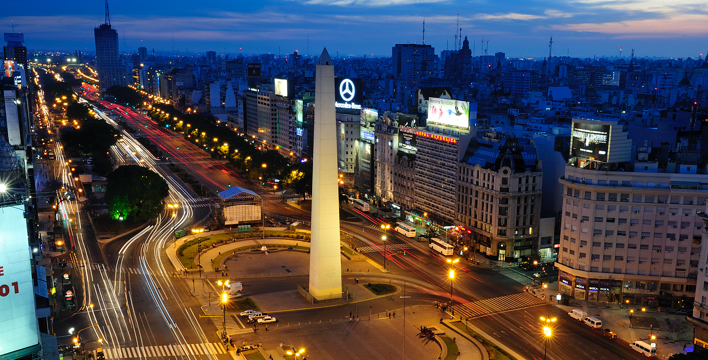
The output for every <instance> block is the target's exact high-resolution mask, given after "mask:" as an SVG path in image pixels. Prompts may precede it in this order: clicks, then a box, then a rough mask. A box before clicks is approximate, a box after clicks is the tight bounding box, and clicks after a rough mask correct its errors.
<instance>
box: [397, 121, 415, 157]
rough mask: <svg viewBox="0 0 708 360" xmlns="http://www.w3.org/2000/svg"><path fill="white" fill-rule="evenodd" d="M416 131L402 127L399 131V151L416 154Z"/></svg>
mask: <svg viewBox="0 0 708 360" xmlns="http://www.w3.org/2000/svg"><path fill="white" fill-rule="evenodd" d="M416 137H417V136H416V129H414V128H410V127H407V126H400V127H399V131H398V149H399V150H403V151H405V152H407V153H415V152H416V151H417V150H418V148H417V146H418V145H417V143H416Z"/></svg>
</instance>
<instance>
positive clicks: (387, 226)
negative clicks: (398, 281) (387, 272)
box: [381, 224, 391, 269]
mask: <svg viewBox="0 0 708 360" xmlns="http://www.w3.org/2000/svg"><path fill="white" fill-rule="evenodd" d="M390 228H391V225H389V224H381V229H383V231H384V235H383V236H382V237H381V240H383V243H384V269H387V267H386V255H387V251H386V235H388V229H390Z"/></svg>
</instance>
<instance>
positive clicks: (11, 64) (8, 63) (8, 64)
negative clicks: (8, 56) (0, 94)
mask: <svg viewBox="0 0 708 360" xmlns="http://www.w3.org/2000/svg"><path fill="white" fill-rule="evenodd" d="M14 72H15V60H5V77H12V73H14Z"/></svg>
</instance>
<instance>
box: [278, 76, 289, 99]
mask: <svg viewBox="0 0 708 360" xmlns="http://www.w3.org/2000/svg"><path fill="white" fill-rule="evenodd" d="M275 95H280V96H282V97H288V80H286V79H275Z"/></svg>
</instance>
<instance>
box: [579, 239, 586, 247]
mask: <svg viewBox="0 0 708 360" xmlns="http://www.w3.org/2000/svg"><path fill="white" fill-rule="evenodd" d="M587 244H588V242H587V241H585V240H580V246H586V245H587Z"/></svg>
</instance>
